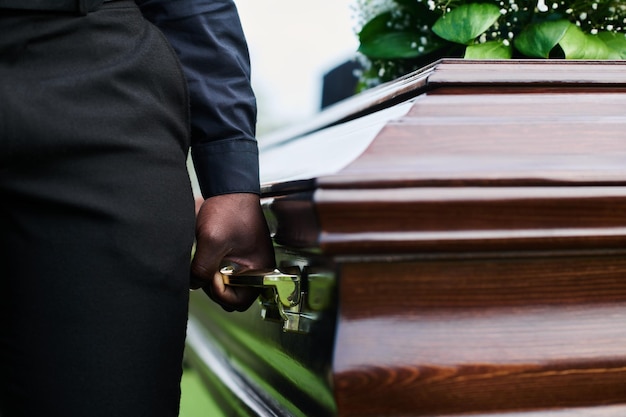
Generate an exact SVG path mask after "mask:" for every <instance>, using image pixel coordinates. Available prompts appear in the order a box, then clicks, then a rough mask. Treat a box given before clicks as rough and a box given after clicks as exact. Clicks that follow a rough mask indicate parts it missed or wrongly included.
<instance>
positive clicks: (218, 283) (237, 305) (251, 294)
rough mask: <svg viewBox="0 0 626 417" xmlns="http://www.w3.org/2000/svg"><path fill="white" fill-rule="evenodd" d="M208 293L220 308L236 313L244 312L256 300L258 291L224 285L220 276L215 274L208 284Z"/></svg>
mask: <svg viewBox="0 0 626 417" xmlns="http://www.w3.org/2000/svg"><path fill="white" fill-rule="evenodd" d="M210 292H211V296H212V297H213V299H214V300H215V301H216V302H217V303H218V304H220V305H221V306H222V307H224V306H227V307H230V308H233V309H235V310H237V311H245V310H247V309H248V308H249V307H250V306H251V305H252V303H254V301H255V300H256V299H257V297H258V296H259V294H260V289H258V288H254V287H239V286H232V285H226V284H224V279H223V277H222V274H220V273H219V272H217V273H215V275H214V277H213V281H212V283H211V284H210Z"/></svg>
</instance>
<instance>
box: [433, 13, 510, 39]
mask: <svg viewBox="0 0 626 417" xmlns="http://www.w3.org/2000/svg"><path fill="white" fill-rule="evenodd" d="M499 17H500V8H499V7H498V6H496V5H495V4H479V3H470V4H464V5H461V6H459V7H457V8H456V9H453V10H451V11H450V12H448V13H446V14H444V15H443V16H441V17H440V18H439V19H437V21H436V22H435V24H434V25H433V32H435V33H436V34H437V35H439V36H440V37H441V38H443V39H445V40H447V41H450V42H456V43H462V44H464V45H468V44H471V43H473V42H474V39H476V38H477V37H478V36H479V35H480V34H482V33H484V32H485V31H486V30H487V29H489V28H490V27H491V26H492V25H493V24H494V23H496V21H497V20H498V18H499Z"/></svg>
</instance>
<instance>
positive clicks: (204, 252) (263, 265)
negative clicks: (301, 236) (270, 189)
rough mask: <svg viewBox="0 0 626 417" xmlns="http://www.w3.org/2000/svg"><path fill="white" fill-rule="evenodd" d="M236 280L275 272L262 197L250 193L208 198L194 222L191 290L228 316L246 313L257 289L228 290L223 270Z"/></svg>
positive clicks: (231, 288) (233, 287)
mask: <svg viewBox="0 0 626 417" xmlns="http://www.w3.org/2000/svg"><path fill="white" fill-rule="evenodd" d="M224 265H232V266H234V267H235V274H245V273H246V272H250V271H272V270H273V269H274V267H275V260H274V250H273V246H272V241H271V238H270V234H269V230H268V227H267V223H266V222H265V218H264V216H263V211H262V209H261V204H260V199H259V196H258V195H256V194H251V193H236V194H224V195H219V196H215V197H210V198H208V199H206V200H204V202H202V204H201V205H200V208H199V210H198V213H197V217H196V250H195V254H194V257H193V260H192V262H191V288H192V289H198V288H202V289H203V290H204V292H205V293H206V294H207V295H208V296H209V297H210V298H211V299H212V300H213V301H215V302H216V303H218V304H219V305H220V306H222V308H223V309H224V310H227V311H235V310H236V311H245V310H247V309H248V308H249V307H250V305H252V303H253V302H254V301H255V299H256V298H257V297H258V295H259V291H260V290H259V289H258V288H252V287H236V286H229V285H224V282H223V279H222V275H221V274H220V272H219V269H220V267H222V266H224Z"/></svg>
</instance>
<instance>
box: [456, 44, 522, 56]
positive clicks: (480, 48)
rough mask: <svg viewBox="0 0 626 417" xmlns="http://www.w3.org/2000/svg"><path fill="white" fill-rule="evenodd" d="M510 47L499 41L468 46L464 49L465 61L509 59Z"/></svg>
mask: <svg viewBox="0 0 626 417" xmlns="http://www.w3.org/2000/svg"><path fill="white" fill-rule="evenodd" d="M512 54H513V53H512V48H511V46H510V45H504V44H503V43H502V42H501V41H490V42H485V43H479V44H476V45H470V46H468V47H467V49H465V57H464V58H465V59H510V58H511V55H512Z"/></svg>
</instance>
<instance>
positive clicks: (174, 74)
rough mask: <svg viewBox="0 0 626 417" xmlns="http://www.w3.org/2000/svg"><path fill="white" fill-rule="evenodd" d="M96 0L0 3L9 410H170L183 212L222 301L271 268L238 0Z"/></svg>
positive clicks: (185, 248) (185, 251)
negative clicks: (196, 195)
mask: <svg viewBox="0 0 626 417" xmlns="http://www.w3.org/2000/svg"><path fill="white" fill-rule="evenodd" d="M101 2H102V0H0V33H2V36H0V103H1V104H0V197H1V199H0V410H1V411H0V415H2V416H3V417H13V416H44V415H45V416H63V417H72V416H77V417H78V416H80V417H85V416H90V417H96V416H107V417H110V416H115V417H122V416H133V417H138V416H150V417H158V416H170V417H171V416H176V415H177V414H178V404H179V395H180V390H179V382H180V377H181V362H182V352H183V348H184V337H185V328H186V320H187V302H188V293H189V286H190V282H189V281H190V250H191V246H192V243H193V241H194V225H195V240H196V251H195V256H194V259H193V262H191V282H192V288H199V287H203V288H204V290H205V291H206V292H207V294H209V295H210V296H211V298H212V299H213V300H215V301H216V302H217V303H219V304H220V305H221V306H222V307H223V308H225V309H227V310H243V309H246V308H247V307H248V306H249V305H250V304H251V303H252V302H253V301H254V299H255V297H256V295H257V293H256V292H254V291H252V290H250V289H241V288H240V289H238V290H236V289H235V288H233V287H227V286H224V284H223V283H222V280H221V278H220V276H219V274H218V273H217V270H218V267H219V266H220V265H222V264H224V263H232V264H235V265H237V267H238V268H239V269H240V270H241V271H242V272H244V271H245V270H255V269H268V268H270V269H271V268H272V267H273V262H274V260H273V252H272V246H271V241H270V238H269V233H268V230H267V226H266V224H265V221H264V218H263V215H262V213H261V210H260V206H259V196H258V193H259V180H258V156H257V146H256V142H255V139H254V125H255V117H256V109H255V101H254V95H253V93H252V90H251V88H250V74H249V59H248V53H247V49H246V44H245V39H244V36H243V33H242V30H241V26H240V23H239V19H238V16H237V11H236V8H235V5H234V4H233V3H232V1H230V0H137V2H136V3H135V2H133V1H132V0H114V1H105V2H104V3H103V4H100V3H101ZM150 22H152V23H150ZM190 143H191V148H192V156H193V159H194V166H195V168H196V172H197V176H198V179H199V182H200V186H201V189H202V193H203V196H204V198H205V201H204V202H203V204H202V206H201V207H200V209H199V211H198V213H197V216H196V215H195V212H194V199H193V195H192V191H191V186H190V181H189V178H188V175H187V171H186V163H185V162H186V158H187V153H188V147H189V145H190Z"/></svg>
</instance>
